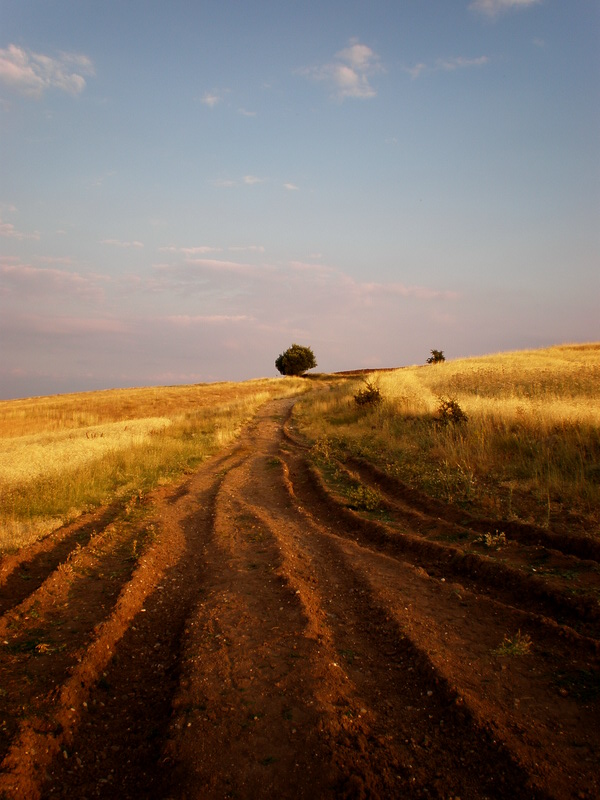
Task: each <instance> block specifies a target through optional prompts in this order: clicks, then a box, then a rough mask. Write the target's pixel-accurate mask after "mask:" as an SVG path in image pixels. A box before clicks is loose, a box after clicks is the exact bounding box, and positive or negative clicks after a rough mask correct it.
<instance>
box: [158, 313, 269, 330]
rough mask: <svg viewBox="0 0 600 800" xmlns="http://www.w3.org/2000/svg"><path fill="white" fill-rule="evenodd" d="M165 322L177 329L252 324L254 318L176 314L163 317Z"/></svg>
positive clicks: (242, 315)
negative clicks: (233, 323) (241, 323)
mask: <svg viewBox="0 0 600 800" xmlns="http://www.w3.org/2000/svg"><path fill="white" fill-rule="evenodd" d="M164 319H165V321H166V322H170V323H171V324H172V325H177V326H179V327H184V328H190V327H193V326H196V325H207V324H208V325H215V324H216V325H219V324H221V325H222V324H225V323H229V322H254V317H249V316H248V315H247V314H196V315H192V316H190V315H187V314H176V315H174V316H170V317H165V318H164Z"/></svg>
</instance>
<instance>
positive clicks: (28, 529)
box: [0, 378, 306, 552]
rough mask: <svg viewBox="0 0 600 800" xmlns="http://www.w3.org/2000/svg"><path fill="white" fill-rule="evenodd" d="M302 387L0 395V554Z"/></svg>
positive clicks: (149, 482) (203, 451) (198, 451)
mask: <svg viewBox="0 0 600 800" xmlns="http://www.w3.org/2000/svg"><path fill="white" fill-rule="evenodd" d="M305 389H306V382H305V381H302V380H300V379H294V378H286V379H285V380H281V379H265V380H255V381H246V382H243V383H218V384H205V385H195V386H172V387H157V388H139V389H118V390H108V391H102V392H86V393H81V394H70V395H57V396H52V397H39V398H31V399H25V400H9V401H4V402H0V552H1V551H6V550H11V549H15V548H18V547H21V546H23V545H25V544H27V543H29V542H31V541H34V540H35V539H37V538H39V537H40V536H43V535H44V534H47V533H49V532H50V531H52V530H53V529H55V528H57V527H58V526H60V525H61V524H63V523H64V522H65V521H67V520H69V519H73V518H75V517H77V516H78V515H79V514H81V513H82V512H83V511H86V510H89V509H91V508H94V507H95V506H98V505H100V504H102V503H106V502H109V501H111V499H114V498H115V497H125V496H127V495H130V494H140V493H143V492H146V491H148V490H149V489H151V488H153V487H154V486H156V485H157V484H159V483H164V482H168V481H170V480H172V479H175V478H176V477H177V476H179V475H181V474H182V473H183V472H185V471H186V470H189V469H191V468H193V466H194V465H195V464H198V463H199V462H200V461H202V460H203V459H204V458H206V457H208V456H209V455H211V454H212V453H214V452H216V451H217V450H219V449H220V448H222V447H224V446H225V445H227V444H228V443H229V442H231V441H232V440H233V439H234V438H235V436H236V435H237V434H238V432H239V430H240V428H241V426H242V425H243V424H244V423H245V422H246V421H247V420H248V419H249V418H250V417H252V416H253V414H254V413H255V412H256V410H257V409H258V408H259V406H260V405H262V404H263V403H264V402H266V401H267V400H269V399H270V398H273V397H276V396H284V395H289V394H295V393H298V392H301V391H303V390H305Z"/></svg>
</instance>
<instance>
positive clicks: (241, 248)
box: [227, 244, 265, 253]
mask: <svg viewBox="0 0 600 800" xmlns="http://www.w3.org/2000/svg"><path fill="white" fill-rule="evenodd" d="M227 249H228V250H230V251H231V252H232V253H264V252H265V248H264V247H263V245H262V244H245V245H232V246H231V247H228V248H227Z"/></svg>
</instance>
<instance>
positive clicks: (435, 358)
mask: <svg viewBox="0 0 600 800" xmlns="http://www.w3.org/2000/svg"><path fill="white" fill-rule="evenodd" d="M445 360H446V356H445V355H444V351H443V350H431V355H430V356H429V358H428V359H427V363H428V364H441V363H442V361H445Z"/></svg>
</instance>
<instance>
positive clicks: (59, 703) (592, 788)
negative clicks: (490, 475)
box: [0, 399, 600, 800]
mask: <svg viewBox="0 0 600 800" xmlns="http://www.w3.org/2000/svg"><path fill="white" fill-rule="evenodd" d="M293 402H294V401H293V400H289V399H286V400H280V401H276V402H272V403H270V404H268V405H266V406H264V407H263V409H262V411H261V412H260V413H259V415H258V417H257V418H256V420H255V421H254V422H253V423H252V424H251V425H250V426H249V427H248V428H247V429H246V430H245V432H244V434H243V436H242V437H241V439H240V441H239V442H238V443H237V444H236V446H235V447H233V448H231V449H230V450H229V451H227V452H225V453H223V454H222V455H221V456H219V457H216V458H214V459H211V460H210V461H207V462H206V463H205V464H204V465H203V466H202V467H201V468H200V469H199V470H198V472H196V473H195V474H194V475H192V476H190V477H189V478H188V479H187V480H186V481H185V482H184V483H182V484H181V485H180V486H178V487H170V488H169V489H162V490H160V491H157V492H155V493H154V494H153V495H152V496H149V497H147V498H141V499H139V502H132V503H130V505H129V507H128V509H127V510H126V512H123V511H122V509H119V508H117V507H115V508H108V509H103V510H102V511H101V512H98V513H97V514H96V515H92V516H90V517H88V518H86V519H85V520H81V521H80V522H78V523H77V524H74V525H72V526H70V527H67V528H65V529H63V530H61V531H59V532H57V533H56V534H55V535H54V536H53V537H50V538H49V539H47V540H45V541H44V542H42V543H40V544H38V545H36V546H34V547H32V548H29V549H28V550H26V551H22V552H21V553H19V554H18V555H16V556H10V557H5V559H4V560H3V561H2V563H1V564H0V613H1V614H2V617H0V659H1V661H0V668H1V669H2V683H1V684H0V756H1V758H2V759H3V760H2V765H1V772H0V797H7V798H42V797H43V798H67V797H69V798H72V797H77V798H98V797H100V798H116V797H119V798H173V799H174V800H175V798H181V800H184V799H189V800H191V799H192V798H202V799H203V800H204V798H207V799H208V798H267V797H268V798H403V797H410V798H413V797H414V798H444V799H445V800H449V799H450V798H462V800H473V799H476V798H511V800H514V798H546V797H553V798H582V799H583V798H589V799H590V800H591V798H595V797H598V796H600V779H599V775H600V770H599V769H598V766H599V761H598V757H599V754H600V731H599V728H600V726H599V725H598V720H599V719H600V713H599V711H600V697H599V694H600V693H599V691H598V689H599V683H600V681H599V675H600V671H599V666H600V665H599V660H600V659H599V648H598V627H600V626H599V619H598V609H597V604H596V607H594V605H593V603H591V602H590V601H589V598H587V599H586V598H583V599H581V598H578V597H573V596H572V595H571V594H569V593H568V592H566V591H563V590H562V588H561V586H560V585H558V584H557V585H556V586H554V587H552V586H551V587H550V589H547V588H545V587H544V585H542V584H541V583H539V582H537V581H536V579H535V576H534V577H532V578H531V579H529V577H527V579H525V578H523V577H519V576H520V575H521V574H522V573H519V572H518V571H517V570H515V569H512V568H511V567H510V566H507V564H506V563H503V562H502V560H490V559H484V558H481V557H477V556H476V555H473V554H472V553H469V554H468V555H467V554H465V553H463V552H461V551H460V550H459V549H457V546H456V545H455V544H452V541H453V539H452V536H451V535H450V534H452V532H453V531H454V530H455V529H456V531H464V530H465V521H464V520H460V521H459V520H457V519H456V518H455V516H456V514H455V510H452V509H447V510H446V511H447V513H445V514H442V513H441V510H440V507H439V506H437V505H435V506H434V505H433V504H431V506H430V507H428V506H427V503H426V502H423V501H417V500H416V499H414V501H411V498H410V496H409V495H408V494H407V492H406V490H405V489H403V488H402V487H400V486H397V487H394V486H393V485H391V484H390V483H389V481H388V482H387V483H386V481H385V480H384V479H383V478H382V476H378V475H377V473H376V472H375V471H373V470H370V469H369V467H368V465H360V464H355V465H352V468H353V469H354V470H355V474H360V475H361V479H362V480H363V481H364V482H365V484H369V483H370V484H372V485H377V487H378V490H379V491H380V492H381V493H382V496H383V497H385V498H386V499H387V509H388V512H387V519H386V521H383V522H382V521H381V520H380V521H377V520H369V519H366V518H365V517H361V516H359V515H358V514H356V513H354V512H352V511H350V510H349V509H348V508H346V507H344V506H343V504H340V503H339V502H338V500H337V499H336V498H335V497H333V496H331V495H330V494H328V492H327V490H326V489H325V488H324V486H323V484H322V482H321V481H320V479H319V476H318V474H317V473H315V471H314V469H313V468H312V467H311V464H310V461H309V460H308V459H307V452H306V449H305V448H304V447H303V445H302V443H301V442H300V441H298V440H297V439H296V438H295V436H294V433H293V431H290V430H289V428H287V427H286V421H288V420H289V415H290V411H291V407H292V405H293ZM463 516H464V515H463ZM456 531H455V532H456ZM432 533H436V534H437V538H436V536H432ZM442 534H443V535H442ZM530 534H531V531H527V530H525V529H524V530H523V531H522V535H523V539H524V542H525V539H526V538H527V536H529V535H530ZM541 535H542V534H541V533H540V536H541ZM457 536H458V534H457ZM511 536H513V537H514V538H515V539H517V538H518V536H519V534H518V532H517V530H516V528H515V530H514V531H513V533H512V534H511ZM444 537H446V539H447V541H448V542H449V544H443V543H442V540H443V539H444ZM455 538H456V537H455ZM459 540H460V537H458V539H457V541H459ZM550 544H552V545H553V547H550ZM563 544H564V548H563V551H561V550H560V542H559V540H558V539H557V540H556V541H554V540H552V541H550V542H549V541H543V540H542V541H541V544H540V543H538V544H537V545H536V547H537V548H538V549H541V550H544V551H545V552H546V551H547V553H548V554H550V555H551V556H552V558H559V559H563V560H565V559H566V561H568V563H569V564H571V566H573V565H574V564H575V565H577V564H579V565H584V566H585V568H586V570H588V572H586V574H589V575H591V576H597V575H598V559H597V557H596V554H595V551H594V549H593V547H592V551H591V552H589V553H584V554H583V555H581V554H577V553H575V552H569V550H577V546H571V545H570V544H569V542H568V541H566V542H564V543H563ZM527 546H529V545H528V544H526V543H524V544H523V547H524V548H525V547H527ZM557 548H559V549H557ZM583 556H585V558H584V557H583ZM582 570H583V566H582ZM503 642H504V643H505V645H507V642H510V643H512V645H513V646H512V649H511V647H509V646H508V645H507V646H505V647H504V650H502V648H501V645H502V643H503ZM502 653H504V654H502Z"/></svg>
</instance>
